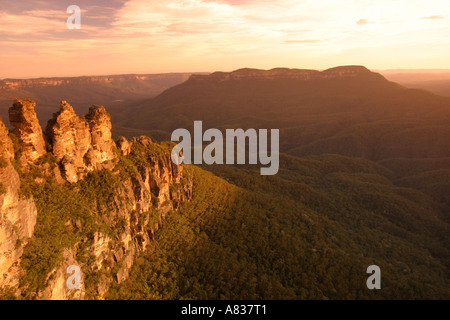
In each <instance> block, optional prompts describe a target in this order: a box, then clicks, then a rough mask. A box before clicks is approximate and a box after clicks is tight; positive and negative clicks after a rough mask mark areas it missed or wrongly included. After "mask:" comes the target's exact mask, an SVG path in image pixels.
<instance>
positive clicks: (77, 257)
mask: <svg viewBox="0 0 450 320" xmlns="http://www.w3.org/2000/svg"><path fill="white" fill-rule="evenodd" d="M34 107H35V104H34V102H32V101H29V100H18V101H16V102H15V104H14V106H13V107H12V108H11V109H10V120H11V125H13V126H14V127H15V129H14V130H13V132H12V134H14V136H17V142H16V143H15V144H14V143H13V141H12V140H11V139H10V137H9V134H8V130H7V128H6V127H5V126H4V124H3V123H1V124H0V161H1V162H0V164H1V165H0V178H1V180H0V181H1V185H0V191H1V193H0V205H1V207H0V209H1V210H0V213H1V216H0V294H2V292H3V293H4V292H5V290H6V289H8V290H10V291H8V292H9V293H11V288H13V289H12V293H13V294H14V295H16V296H21V297H23V298H25V299H84V298H87V299H102V298H103V297H104V296H105V295H106V294H107V292H108V290H109V288H110V287H111V286H113V285H119V284H120V283H122V282H123V281H124V280H125V279H127V277H128V275H129V271H130V269H131V267H132V266H133V263H134V260H135V259H136V257H137V256H138V255H139V253H140V252H142V251H144V250H146V249H147V247H148V246H149V245H151V241H152V239H153V238H154V236H155V233H156V232H157V230H158V229H159V228H160V227H161V226H162V225H163V221H164V219H165V217H166V216H167V214H169V213H170V212H171V211H172V210H176V209H178V207H179V206H180V205H181V204H182V203H183V202H185V201H188V200H189V199H190V198H191V196H192V179H191V178H190V176H189V174H186V173H185V170H184V169H183V166H177V165H174V164H173V163H172V161H171V158H170V150H171V144H156V143H153V142H152V141H151V139H150V138H148V137H139V138H134V139H132V140H131V141H128V140H127V139H125V138H123V137H121V138H119V140H118V141H117V143H116V142H114V141H113V140H112V137H111V121H110V116H109V115H108V113H107V112H106V110H105V108H104V107H102V106H92V107H91V108H90V110H89V113H88V114H87V115H86V116H78V115H76V114H75V112H74V110H73V108H72V107H71V106H70V105H69V104H68V103H67V102H65V101H63V102H61V105H60V109H59V111H58V112H57V113H55V114H54V117H53V119H51V120H50V121H49V122H48V124H47V127H46V130H45V134H43V133H42V129H41V127H40V126H39V123H38V120H37V118H36V114H35V113H34ZM46 150H48V152H47V151H46ZM15 154H21V156H20V157H21V158H22V159H15ZM18 160H20V161H18ZM13 163H14V166H13ZM33 232H34V235H33ZM70 265H77V266H79V267H80V268H81V270H82V286H81V289H80V290H69V289H68V288H67V286H66V281H65V280H66V279H67V277H68V274H67V273H66V270H67V268H68V266H70ZM2 290H3V291H2Z"/></svg>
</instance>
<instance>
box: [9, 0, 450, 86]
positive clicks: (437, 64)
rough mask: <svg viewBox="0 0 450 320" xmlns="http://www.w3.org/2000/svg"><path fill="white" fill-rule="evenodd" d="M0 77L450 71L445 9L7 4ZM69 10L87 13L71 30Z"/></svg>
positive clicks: (422, 5)
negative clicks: (360, 68)
mask: <svg viewBox="0 0 450 320" xmlns="http://www.w3.org/2000/svg"><path fill="white" fill-rule="evenodd" d="M0 3H1V6H0V78H35V77H56V76H81V75H107V74H128V73H165V72H213V71H231V70H235V69H239V68H244V67H249V68H259V69H271V68H275V67H288V68H301V69H318V70H322V69H327V68H330V67H334V66H340V65H364V66H366V67H368V68H369V69H373V70H374V69H375V70H384V69H450V58H449V57H450V1H448V0H427V1H423V0H241V1H239V0H98V1H94V0H49V1H41V0H22V1H17V0H0ZM70 5H77V6H78V7H79V8H80V9H81V13H80V16H81V25H80V27H81V28H80V29H69V28H68V26H67V20H68V18H69V17H70V16H71V13H67V8H68V7H69V6H70Z"/></svg>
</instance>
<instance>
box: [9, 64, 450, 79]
mask: <svg viewBox="0 0 450 320" xmlns="http://www.w3.org/2000/svg"><path fill="white" fill-rule="evenodd" d="M346 66H356V64H353V65H338V66H333V67H329V68H324V69H318V68H317V69H316V68H292V67H280V66H278V67H273V68H251V67H242V68H237V69H233V70H214V71H169V72H140V73H135V72H129V73H111V74H83V75H66V76H64V75H62V76H36V77H23V78H19V77H6V78H0V81H6V80H38V79H56V78H58V79H70V78H83V77H112V76H130V75H165V74H212V73H214V72H233V71H236V70H240V69H256V70H272V69H277V68H286V69H296V70H317V71H324V70H327V69H331V68H336V67H346ZM359 66H363V67H366V66H364V65H359ZM366 68H367V69H368V70H370V71H372V72H377V73H404V74H408V73H429V74H440V73H443V74H446V73H450V69H438V68H435V69H433V68H430V69H427V68H418V69H412V68H405V69H402V68H401V69H371V68H368V67H366Z"/></svg>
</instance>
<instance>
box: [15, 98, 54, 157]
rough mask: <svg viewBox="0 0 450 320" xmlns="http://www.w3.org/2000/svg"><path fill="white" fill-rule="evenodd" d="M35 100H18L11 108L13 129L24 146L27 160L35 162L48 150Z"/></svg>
mask: <svg viewBox="0 0 450 320" xmlns="http://www.w3.org/2000/svg"><path fill="white" fill-rule="evenodd" d="M35 107H36V103H35V102H34V101H31V100H28V99H24V100H16V101H15V102H14V104H13V106H12V107H11V108H9V111H8V112H9V122H10V124H11V125H12V126H13V127H15V129H14V130H13V131H12V133H13V134H14V135H16V136H17V138H18V139H19V141H20V143H21V144H22V146H23V156H24V158H25V160H26V161H27V162H34V161H36V160H37V159H39V158H40V157H41V156H43V155H44V154H45V153H46V152H47V151H46V148H45V140H44V135H43V133H42V128H41V126H40V125H39V120H38V118H37V116H36V112H35V111H34V108H35Z"/></svg>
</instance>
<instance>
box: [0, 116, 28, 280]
mask: <svg viewBox="0 0 450 320" xmlns="http://www.w3.org/2000/svg"><path fill="white" fill-rule="evenodd" d="M11 160H14V148H13V143H12V141H11V139H10V138H9V136H8V130H7V129H6V127H5V125H4V124H3V122H2V121H0V288H4V287H10V288H17V285H18V282H19V276H20V272H19V268H18V264H19V262H20V257H21V256H22V253H23V248H24V246H25V245H26V244H27V241H28V239H29V238H30V237H31V236H32V234H33V230H34V226H35V224H36V216H37V210H36V206H35V204H34V201H33V199H32V198H29V199H26V198H24V197H22V196H21V195H20V186H21V182H20V178H19V174H18V173H17V171H16V170H15V169H14V167H13V165H12V164H11Z"/></svg>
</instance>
